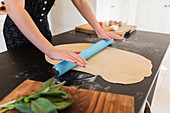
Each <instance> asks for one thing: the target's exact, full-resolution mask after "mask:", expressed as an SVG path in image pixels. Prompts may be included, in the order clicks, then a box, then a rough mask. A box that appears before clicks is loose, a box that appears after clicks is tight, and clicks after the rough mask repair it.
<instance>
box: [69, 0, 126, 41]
mask: <svg viewBox="0 0 170 113" xmlns="http://www.w3.org/2000/svg"><path fill="white" fill-rule="evenodd" d="M72 2H73V4H74V5H75V7H76V8H77V9H78V11H79V12H80V13H81V15H82V16H83V17H84V18H85V19H86V20H87V22H88V23H89V24H90V25H91V26H92V27H93V28H94V30H95V31H96V34H97V35H98V37H99V38H101V39H108V40H109V39H118V40H123V39H124V38H123V37H122V36H119V35H117V34H115V33H110V32H105V31H104V30H103V29H102V28H101V27H100V25H99V24H98V22H97V20H96V18H95V16H94V14H93V12H92V10H91V8H90V6H89V4H88V2H87V1H86V0H72Z"/></svg>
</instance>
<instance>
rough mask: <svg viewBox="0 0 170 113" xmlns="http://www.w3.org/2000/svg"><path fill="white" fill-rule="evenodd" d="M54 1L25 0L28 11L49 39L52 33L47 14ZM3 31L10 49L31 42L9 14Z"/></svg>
mask: <svg viewBox="0 0 170 113" xmlns="http://www.w3.org/2000/svg"><path fill="white" fill-rule="evenodd" d="M54 1H55V0H25V9H26V11H27V12H28V13H29V15H30V16H31V18H32V19H33V21H34V22H35V24H36V25H37V27H38V28H39V30H40V32H41V33H42V34H43V35H44V37H46V38H47V39H48V40H49V41H50V40H51V37H52V35H51V31H50V29H49V24H48V20H47V14H48V13H49V11H50V9H51V7H52V6H53V4H54ZM3 33H4V37H5V41H6V45H7V49H8V50H10V49H14V48H18V47H22V46H25V45H28V44H31V43H30V41H29V40H28V39H27V38H26V37H25V36H24V35H23V34H22V33H21V31H20V30H19V29H18V27H17V26H16V25H15V23H14V22H13V21H12V20H11V18H10V17H9V16H8V15H7V17H6V20H5V23H4V29H3Z"/></svg>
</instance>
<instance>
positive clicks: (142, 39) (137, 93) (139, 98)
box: [0, 30, 170, 113]
mask: <svg viewBox="0 0 170 113" xmlns="http://www.w3.org/2000/svg"><path fill="white" fill-rule="evenodd" d="M97 41H99V39H98V38H96V35H88V34H84V33H79V32H75V31H74V30H73V31H69V32H66V33H63V34H60V35H57V36H54V37H53V40H52V43H53V44H54V45H57V44H66V43H86V42H88V43H89V42H90V43H95V42H97ZM169 43H170V35H166V34H159V33H151V32H142V31H135V32H133V33H132V34H131V36H130V37H129V38H128V39H127V40H126V41H124V42H122V41H115V42H114V43H113V44H112V45H111V46H112V47H114V48H119V49H122V50H127V51H130V52H134V53H137V54H140V55H142V56H144V57H146V58H148V59H150V60H151V61H152V64H153V68H152V75H151V76H150V77H148V78H145V79H144V80H143V81H142V82H139V83H136V84H130V85H123V84H113V83H109V82H106V81H105V80H103V79H102V78H101V77H100V76H94V75H91V74H88V73H84V72H78V71H73V70H71V71H69V72H67V73H65V74H64V75H62V76H61V77H56V81H57V82H61V81H64V80H66V81H67V83H66V85H68V86H71V87H77V88H85V89H90V90H97V91H104V92H111V93H117V94H125V95H131V96H134V99H135V112H136V113H138V112H139V111H140V109H141V107H142V105H143V103H144V102H145V101H146V99H147V98H148V95H149V93H150V90H151V88H152V86H153V83H154V82H155V79H156V77H157V73H158V71H159V66H160V64H161V61H162V59H163V56H164V54H165V52H166V49H167V47H168V45H169ZM52 76H54V74H52V65H51V64H49V63H47V62H46V61H45V59H44V54H42V53H41V52H40V51H39V50H38V49H36V48H35V47H33V46H26V47H23V48H20V49H16V50H11V51H8V52H4V53H1V54H0V99H3V97H5V96H6V95H7V94H8V93H10V92H11V91H12V90H13V89H14V88H15V87H17V86H18V85H19V84H20V83H22V82H23V81H24V80H26V79H31V80H36V81H45V80H47V79H49V78H51V77H52Z"/></svg>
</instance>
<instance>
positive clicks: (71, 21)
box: [49, 0, 96, 35]
mask: <svg viewBox="0 0 170 113" xmlns="http://www.w3.org/2000/svg"><path fill="white" fill-rule="evenodd" d="M88 2H89V4H90V6H91V8H92V10H93V12H94V14H96V0H88ZM49 23H50V28H51V30H52V35H56V34H59V33H61V32H65V31H68V30H71V29H74V28H75V27H76V26H78V25H81V24H84V23H87V22H86V21H85V19H84V18H83V17H82V16H81V14H80V13H79V12H78V10H77V9H76V8H75V6H74V5H73V4H72V2H71V0H56V1H55V4H54V6H53V8H52V10H51V11H50V14H49Z"/></svg>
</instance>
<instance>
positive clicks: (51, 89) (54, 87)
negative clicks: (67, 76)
mask: <svg viewBox="0 0 170 113" xmlns="http://www.w3.org/2000/svg"><path fill="white" fill-rule="evenodd" d="M65 83H66V81H64V82H62V83H60V84H57V85H55V86H53V87H51V88H50V89H49V91H56V90H59V89H61V88H62V87H63V85H64V84H65Z"/></svg>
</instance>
